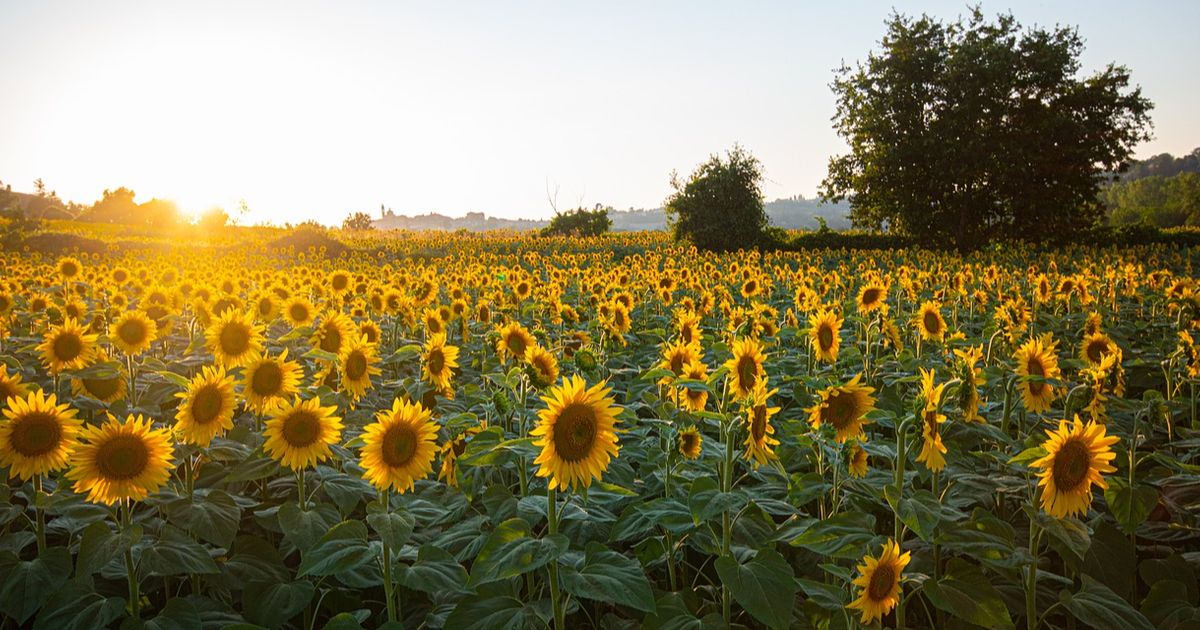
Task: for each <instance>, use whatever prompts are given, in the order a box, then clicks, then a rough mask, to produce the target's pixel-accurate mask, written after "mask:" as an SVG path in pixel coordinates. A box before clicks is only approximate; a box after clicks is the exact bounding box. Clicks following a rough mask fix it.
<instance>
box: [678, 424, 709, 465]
mask: <svg viewBox="0 0 1200 630" xmlns="http://www.w3.org/2000/svg"><path fill="white" fill-rule="evenodd" d="M703 443H704V438H703V436H701V435H700V431H699V429H697V428H696V427H688V428H686V429H684V430H682V431H680V432H679V454H680V455H683V457H684V458H685V459H696V458H697V457H700V447H701V446H702V445H703Z"/></svg>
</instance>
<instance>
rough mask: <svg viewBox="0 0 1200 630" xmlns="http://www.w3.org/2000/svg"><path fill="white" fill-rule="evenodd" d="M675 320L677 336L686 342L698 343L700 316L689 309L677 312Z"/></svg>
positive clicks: (699, 337)
mask: <svg viewBox="0 0 1200 630" xmlns="http://www.w3.org/2000/svg"><path fill="white" fill-rule="evenodd" d="M675 322H676V325H677V326H678V329H679V338H680V339H682V340H683V342H684V343H686V344H698V343H700V339H701V333H700V316H699V315H697V314H696V312H695V311H693V310H691V309H683V310H680V311H678V312H677V314H676V316H675Z"/></svg>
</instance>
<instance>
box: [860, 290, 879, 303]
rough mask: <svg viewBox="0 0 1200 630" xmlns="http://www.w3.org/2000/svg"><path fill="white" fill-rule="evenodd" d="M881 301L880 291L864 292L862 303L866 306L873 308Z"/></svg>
mask: <svg viewBox="0 0 1200 630" xmlns="http://www.w3.org/2000/svg"><path fill="white" fill-rule="evenodd" d="M878 301H879V289H876V288H870V289H867V290H866V291H863V297H862V303H863V305H864V306H871V305H873V304H875V302H878Z"/></svg>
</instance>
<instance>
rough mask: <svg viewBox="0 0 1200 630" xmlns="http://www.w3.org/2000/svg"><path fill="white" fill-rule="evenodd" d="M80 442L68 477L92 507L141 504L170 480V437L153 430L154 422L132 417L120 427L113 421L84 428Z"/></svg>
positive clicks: (171, 447)
mask: <svg viewBox="0 0 1200 630" xmlns="http://www.w3.org/2000/svg"><path fill="white" fill-rule="evenodd" d="M80 437H82V439H83V443H82V444H81V445H80V446H79V447H78V448H77V449H76V450H75V454H74V455H73V456H72V468H71V470H69V471H67V478H68V479H71V480H73V481H74V482H75V486H74V488H75V492H79V493H87V499H88V501H91V502H92V503H103V504H107V505H112V504H114V503H117V502H118V501H123V500H132V501H141V500H143V499H145V498H146V497H147V496H149V495H150V493H152V492H157V491H158V490H159V489H160V488H162V487H163V485H165V484H166V483H167V480H168V479H170V478H171V469H172V468H173V467H174V465H173V463H172V461H171V458H172V456H173V455H174V447H173V446H172V444H171V435H170V433H169V432H168V431H167V430H166V429H155V428H153V423H152V422H151V421H150V420H149V419H146V418H142V416H140V415H138V416H128V417H126V418H125V421H124V422H121V421H119V420H117V419H116V418H114V417H112V416H109V417H108V420H106V421H105V422H104V424H102V425H98V426H89V427H86V428H84V429H83V432H82V434H81V436H80Z"/></svg>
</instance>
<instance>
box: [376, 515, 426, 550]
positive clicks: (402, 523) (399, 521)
mask: <svg viewBox="0 0 1200 630" xmlns="http://www.w3.org/2000/svg"><path fill="white" fill-rule="evenodd" d="M367 524H368V525H370V526H371V529H372V530H374V532H375V533H376V534H378V535H379V539H380V540H382V541H383V544H385V545H387V546H388V547H390V548H391V549H394V550H395V549H400V548H401V547H403V546H404V543H407V542H408V539H409V537H411V536H412V533H413V528H414V527H416V525H417V521H416V519H414V518H413V517H412V514H409V513H408V511H406V510H397V511H394V512H388V513H384V512H375V513H373V514H368V515H367Z"/></svg>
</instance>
